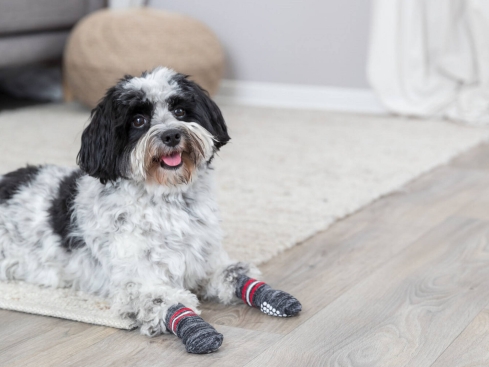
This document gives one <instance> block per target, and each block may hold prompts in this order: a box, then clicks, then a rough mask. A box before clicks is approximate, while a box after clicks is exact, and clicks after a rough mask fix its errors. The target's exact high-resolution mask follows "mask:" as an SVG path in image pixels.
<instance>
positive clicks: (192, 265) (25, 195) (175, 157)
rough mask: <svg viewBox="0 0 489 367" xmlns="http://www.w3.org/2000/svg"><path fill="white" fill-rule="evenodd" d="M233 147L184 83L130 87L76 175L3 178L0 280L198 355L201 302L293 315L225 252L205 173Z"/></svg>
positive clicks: (105, 114)
mask: <svg viewBox="0 0 489 367" xmlns="http://www.w3.org/2000/svg"><path fill="white" fill-rule="evenodd" d="M229 140H230V137H229V135H228V132H227V127H226V125H225V123H224V119H223V117H222V115H221V112H220V110H219V108H218V107H217V106H216V104H215V103H214V102H213V101H212V100H211V99H210V98H209V97H208V95H207V93H206V92H205V91H204V90H203V89H201V88H200V87H199V86H198V85H196V84H195V83H193V82H191V81H189V80H188V79H187V78H186V77H185V76H184V75H181V74H178V73H175V72H174V71H172V70H170V69H167V68H157V69H155V70H153V71H151V72H147V73H143V74H142V76H141V77H131V76H126V77H125V78H124V79H122V80H121V81H120V82H119V83H118V84H117V85H116V86H115V87H112V88H111V89H109V90H108V91H107V94H106V95H105V97H104V98H103V99H102V101H101V102H100V104H99V105H98V106H97V107H96V108H95V109H94V110H93V111H92V114H91V122H90V124H89V125H88V126H87V127H86V129H85V131H84V132H83V135H82V144H81V149H80V152H79V154H78V164H79V166H80V169H73V168H63V167H58V166H52V165H45V166H36V167H34V166H27V167H26V168H21V169H19V170H17V171H14V172H11V173H8V174H5V175H3V176H0V279H2V280H10V279H17V280H24V281H26V282H30V283H34V284H39V285H43V286H49V287H70V288H73V289H76V290H81V291H84V292H88V293H91V294H97V295H101V296H104V297H108V298H110V300H111V302H112V305H113V306H112V308H113V309H114V311H115V312H117V313H119V314H120V315H122V316H123V317H130V318H133V319H134V320H135V323H136V324H137V325H138V326H140V328H141V333H142V334H145V335H150V336H153V335H157V334H160V333H163V332H167V331H168V332H173V333H175V334H176V335H178V336H179V337H181V338H182V339H183V342H184V343H185V345H186V347H187V350H188V351H189V352H193V353H208V352H212V351H214V350H216V349H217V348H219V346H220V345H221V342H222V335H221V334H219V333H217V332H216V331H215V329H213V328H212V326H210V325H209V324H207V323H205V322H204V321H203V320H202V319H201V318H200V317H199V316H197V314H198V313H199V311H198V309H197V306H198V298H197V296H199V297H201V298H213V299H217V300H218V301H220V302H222V303H226V304H229V303H231V302H233V301H234V300H239V299H242V300H243V301H244V302H246V303H247V304H249V305H250V306H256V307H259V308H260V309H261V310H262V311H263V312H265V313H267V314H271V315H274V316H279V317H287V316H293V315H296V314H297V313H298V312H299V311H300V310H301V305H300V303H299V302H298V301H297V300H296V299H295V298H294V297H292V296H290V295H288V294H287V293H285V292H281V291H276V290H273V289H272V288H270V287H269V286H268V285H266V284H265V283H262V282H258V281H256V280H255V279H253V277H254V276H255V275H257V274H258V272H257V270H256V268H254V267H253V266H250V265H247V264H244V263H240V262H236V261H234V260H231V259H230V258H229V257H228V255H227V253H226V252H225V251H224V250H223V248H222V245H221V230H220V226H219V215H218V207H217V204H216V199H215V195H214V183H213V171H212V168H211V162H212V159H213V157H214V154H215V153H216V152H217V151H218V150H219V148H221V147H222V146H223V145H225V144H226V143H227V142H228V141H229ZM250 277H251V278H250Z"/></svg>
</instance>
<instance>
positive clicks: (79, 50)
mask: <svg viewBox="0 0 489 367" xmlns="http://www.w3.org/2000/svg"><path fill="white" fill-rule="evenodd" d="M156 66H166V67H169V68H172V69H174V70H175V71H177V72H180V73H183V74H187V75H190V79H192V80H193V81H195V82H197V83H198V84H199V85H200V86H201V87H202V88H204V89H206V90H207V91H208V92H209V93H210V94H211V95H213V94H214V93H215V92H216V91H217V89H218V87H219V81H220V79H221V77H222V74H223V70H224V55H223V51H222V48H221V45H220V43H219V41H218V40H217V38H216V36H215V35H214V34H213V33H212V32H211V31H210V29H209V28H208V27H207V26H205V25H204V24H202V23H201V22H199V21H197V20H195V19H193V18H190V17H187V16H184V15H181V14H175V13H170V12H166V11H161V10H155V9H146V8H141V9H128V10H110V9H105V10H101V11H98V12H95V13H92V14H90V15H89V16H87V17H86V18H84V19H82V20H81V21H80V22H79V23H78V24H77V25H76V27H75V28H74V29H73V31H72V33H71V35H70V38H69V40H68V43H67V45H66V48H65V53H64V78H65V81H64V82H65V85H66V87H67V88H68V90H69V94H71V95H72V96H73V97H74V98H76V99H78V100H80V101H81V102H82V103H84V104H85V105H87V106H88V107H91V108H93V107H94V106H95V105H96V104H97V102H98V101H99V100H100V98H102V97H103V95H104V94H105V91H106V90H107V89H108V88H110V87H111V86H113V85H114V84H115V83H116V82H117V81H118V80H119V79H120V78H122V77H123V76H124V75H126V74H130V75H133V76H139V75H140V74H141V73H142V72H143V71H145V70H151V69H153V68H154V67H156Z"/></svg>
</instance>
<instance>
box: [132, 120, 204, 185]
mask: <svg viewBox="0 0 489 367" xmlns="http://www.w3.org/2000/svg"><path fill="white" fill-rule="evenodd" d="M175 128H176V129H178V130H179V131H180V132H181V136H182V138H181V141H180V143H179V144H178V145H177V146H175V147H168V146H166V145H165V144H163V141H162V140H161V134H162V133H163V132H164V131H165V130H168V129H175ZM213 147H214V144H213V137H212V135H211V134H210V133H209V132H208V131H207V130H206V129H204V128H203V127H202V126H200V125H199V124H196V123H193V122H190V123H184V124H183V123H182V124H172V125H171V126H164V125H155V126H153V127H151V129H150V130H149V131H148V132H147V133H146V134H145V135H144V136H143V137H142V138H141V139H140V140H139V142H138V143H137V145H136V147H135V148H134V150H133V151H132V152H131V161H130V163H131V176H132V178H133V179H136V180H138V181H146V182H147V183H154V184H159V185H165V186H179V185H186V184H189V183H190V182H191V181H192V179H193V177H194V176H195V172H196V170H197V169H198V168H199V167H200V166H202V165H203V164H205V163H206V162H207V161H208V160H209V159H210V158H211V156H212V153H213ZM179 157H181V158H180V159H181V161H180V162H179ZM165 162H171V165H168V164H166V163H165ZM175 163H178V164H175ZM173 164H175V165H173Z"/></svg>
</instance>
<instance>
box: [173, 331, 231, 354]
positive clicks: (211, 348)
mask: <svg viewBox="0 0 489 367" xmlns="http://www.w3.org/2000/svg"><path fill="white" fill-rule="evenodd" d="M207 325H208V326H210V325H209V324H207ZM223 338H224V337H223V335H222V334H221V333H218V332H217V331H216V330H215V329H214V328H213V327H212V326H210V328H208V327H204V328H202V329H201V330H196V331H195V332H194V333H193V334H190V335H189V336H188V338H185V340H183V339H182V340H183V342H184V343H185V349H186V350H187V352H189V353H194V354H207V353H212V352H215V351H217V350H218V349H219V347H220V346H221V344H222V340H223Z"/></svg>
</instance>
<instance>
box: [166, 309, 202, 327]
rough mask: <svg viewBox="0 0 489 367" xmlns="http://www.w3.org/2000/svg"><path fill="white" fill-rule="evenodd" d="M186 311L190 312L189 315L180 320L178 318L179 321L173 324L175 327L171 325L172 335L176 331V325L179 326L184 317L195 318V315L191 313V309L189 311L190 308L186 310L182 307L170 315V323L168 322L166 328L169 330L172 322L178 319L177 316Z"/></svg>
mask: <svg viewBox="0 0 489 367" xmlns="http://www.w3.org/2000/svg"><path fill="white" fill-rule="evenodd" d="M186 311H190V312H191V313H189V314H188V315H185V316H183V317H182V318H180V319H179V320H177V321H176V322H175V325H173V328H172V331H173V333H176V330H177V326H178V324H179V323H180V321H182V320H183V319H184V318H186V317H190V316H197V314H196V313H195V312H194V311H192V309H190V308H188V307H183V308H181V309H179V310H178V311H176V312H175V313H174V314H173V315H172V317H170V321H168V324H169V325H168V326H169V327H170V328H171V326H172V324H173V320H175V319H176V318H177V317H178V315H180V314H182V313H183V312H186Z"/></svg>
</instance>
